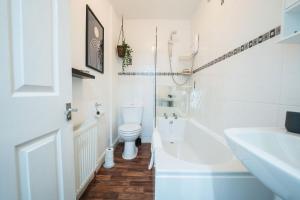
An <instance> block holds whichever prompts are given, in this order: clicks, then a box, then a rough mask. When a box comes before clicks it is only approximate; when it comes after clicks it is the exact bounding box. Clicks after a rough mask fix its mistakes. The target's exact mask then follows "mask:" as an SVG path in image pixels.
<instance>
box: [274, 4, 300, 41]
mask: <svg viewBox="0 0 300 200" xmlns="http://www.w3.org/2000/svg"><path fill="white" fill-rule="evenodd" d="M279 42H280V43H290V44H291V43H294V44H297V43H298V44H300V0H285V6H284V9H283V11H282V31H281V39H280V41H279Z"/></svg>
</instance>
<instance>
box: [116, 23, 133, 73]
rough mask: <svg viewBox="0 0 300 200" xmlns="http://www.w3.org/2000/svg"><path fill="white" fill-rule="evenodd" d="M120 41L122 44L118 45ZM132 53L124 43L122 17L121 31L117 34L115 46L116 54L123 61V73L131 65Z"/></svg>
mask: <svg viewBox="0 0 300 200" xmlns="http://www.w3.org/2000/svg"><path fill="white" fill-rule="evenodd" d="M120 41H122V44H120ZM132 52H133V50H132V48H131V47H130V46H129V45H128V44H127V43H126V40H125V36H124V22H123V17H122V25H121V30H120V34H119V40H118V45H117V53H118V56H119V57H120V58H122V59H123V62H122V70H123V72H124V71H125V69H126V67H128V66H129V65H132V55H131V53H132Z"/></svg>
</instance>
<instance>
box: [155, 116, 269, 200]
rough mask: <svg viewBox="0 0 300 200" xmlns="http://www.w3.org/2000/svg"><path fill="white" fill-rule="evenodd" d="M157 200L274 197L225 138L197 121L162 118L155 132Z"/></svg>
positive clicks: (237, 199) (257, 199)
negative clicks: (233, 152) (241, 160)
mask: <svg viewBox="0 0 300 200" xmlns="http://www.w3.org/2000/svg"><path fill="white" fill-rule="evenodd" d="M153 149H154V162H155V199H156V200H169V199H170V200H271V199H273V193H272V192H271V191H270V190H269V189H267V188H266V187H265V186H264V185H262V184H261V183H260V182H259V181H258V180H257V179H256V178H255V177H253V176H252V175H251V174H250V173H249V172H248V171H247V170H246V169H245V168H244V167H243V165H242V164H241V163H240V162H239V161H238V160H237V159H236V158H235V157H234V155H233V154H232V152H231V151H230V149H229V148H228V146H227V144H226V142H225V140H224V138H223V137H221V136H219V135H217V134H215V133H214V132H212V131H210V130H208V129H207V128H205V127H203V126H201V125H200V124H198V123H197V122H195V121H194V120H186V119H183V118H179V119H173V118H169V119H164V118H158V128H157V129H156V130H155V131H154V134H153Z"/></svg>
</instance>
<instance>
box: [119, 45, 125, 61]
mask: <svg viewBox="0 0 300 200" xmlns="http://www.w3.org/2000/svg"><path fill="white" fill-rule="evenodd" d="M117 51H118V56H119V57H120V58H124V57H125V53H126V47H125V46H123V45H118V46H117Z"/></svg>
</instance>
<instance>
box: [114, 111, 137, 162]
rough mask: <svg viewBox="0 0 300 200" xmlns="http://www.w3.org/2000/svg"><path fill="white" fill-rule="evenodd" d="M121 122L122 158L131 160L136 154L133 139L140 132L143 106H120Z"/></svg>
mask: <svg viewBox="0 0 300 200" xmlns="http://www.w3.org/2000/svg"><path fill="white" fill-rule="evenodd" d="M121 112H122V118H123V123H124V124H122V125H121V126H119V135H120V137H121V139H123V140H124V143H125V145H124V151H123V154H122V157H123V159H125V160H132V159H134V158H135V157H136V156H137V153H138V149H137V148H136V146H135V140H136V139H137V138H138V137H139V136H140V135H141V133H142V126H141V123H142V117H143V106H141V105H125V106H122V107H121Z"/></svg>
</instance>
